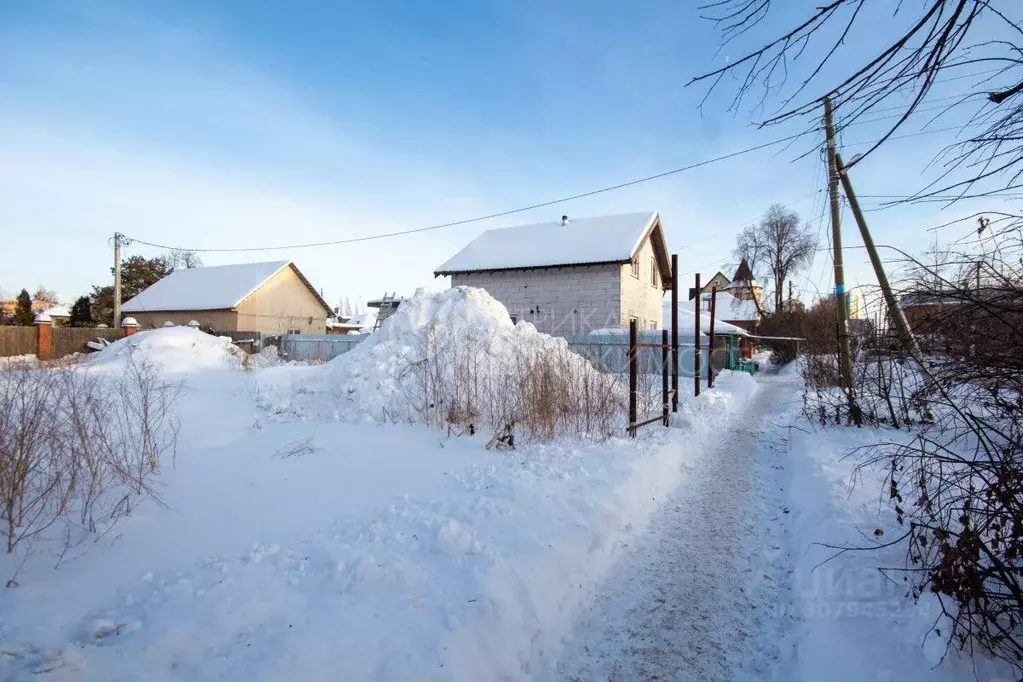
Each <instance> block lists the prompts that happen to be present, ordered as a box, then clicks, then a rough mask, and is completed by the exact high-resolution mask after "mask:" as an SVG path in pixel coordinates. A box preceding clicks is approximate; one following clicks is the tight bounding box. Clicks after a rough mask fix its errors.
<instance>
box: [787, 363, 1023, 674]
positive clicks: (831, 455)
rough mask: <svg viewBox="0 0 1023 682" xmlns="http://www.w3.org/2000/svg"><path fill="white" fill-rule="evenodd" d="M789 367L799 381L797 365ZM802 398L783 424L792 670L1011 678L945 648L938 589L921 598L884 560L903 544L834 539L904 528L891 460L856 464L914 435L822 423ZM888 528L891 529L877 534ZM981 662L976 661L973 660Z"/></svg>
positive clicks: (899, 561) (895, 558) (900, 552)
mask: <svg viewBox="0 0 1023 682" xmlns="http://www.w3.org/2000/svg"><path fill="white" fill-rule="evenodd" d="M795 364H796V363H793V364H792V365H790V366H788V367H787V368H786V369H790V368H791V369H790V371H789V372H786V371H785V370H784V369H783V371H782V375H783V376H787V379H788V381H790V382H792V384H793V385H798V381H799V378H798V375H796V374H795V372H794V371H792V369H794V368H795ZM798 411H799V405H798V404H795V403H794V404H792V405H790V406H789V410H788V414H785V413H784V412H782V411H779V412H780V414H778V416H777V417H775V420H776V422H777V423H780V424H784V423H789V424H793V426H792V428H790V429H788V431H789V433H788V434H786V440H787V441H788V446H787V451H788V454H789V457H788V459H789V462H788V465H787V466H786V470H787V472H788V475H787V479H788V480H787V483H786V485H785V491H784V492H785V498H786V501H785V504H786V508H787V509H790V510H791V513H790V514H789V515H788V517H787V518H788V522H789V523H790V533H791V542H790V544H789V546H788V548H787V552H786V554H787V556H786V557H785V560H786V561H788V562H791V568H790V570H791V571H792V574H791V585H792V589H793V594H794V596H795V601H794V604H793V608H794V613H795V614H796V615H797V616H799V622H798V623H797V628H796V630H795V631H794V632H793V633H792V634H791V635H790V637H789V639H790V641H791V644H792V646H793V654H792V656H791V658H790V659H789V661H788V665H787V667H786V669H785V671H786V674H785V678H786V679H806V680H810V679H828V680H832V681H833V682H859V681H860V680H893V681H894V680H930V681H933V682H953V680H965V679H977V680H991V681H994V680H1009V679H1015V676H1014V675H1011V673H1010V671H1008V670H1005V669H1002V667H1001V666H999V665H997V664H994V663H993V662H992V661H990V660H985V659H984V658H983V657H982V656H981V657H978V659H977V660H976V661H975V662H971V661H968V660H964V659H963V658H962V657H961V656H960V655H959V654H958V653H957V652H956V651H955V650H954V647H953V650H952V651H950V652H949V653H948V655H947V656H945V658H944V660H942V655H943V654H944V652H945V645H946V640H945V639H942V637H941V636H939V635H938V634H937V632H936V631H935V630H934V627H935V626H937V627H938V629H939V630H941V632H942V635H947V633H948V632H949V628H948V627H946V626H945V623H943V622H942V621H941V620H940V619H939V613H940V609H939V608H938V603H937V599H936V598H935V597H934V595H933V594H930V593H926V594H924V595H923V596H922V597H921V598H920V600H919V602H914V601H912V599H910V598H909V596H908V592H909V587H908V586H907V585H905V584H902V583H899V582H897V581H898V580H899V578H898V574H897V573H896V574H892V575H893V577H894V579H895V581H896V582H893V581H888V580H886V579H885V577H884V576H883V575H882V574H881V573H880V572H879V571H878V567H879V566H902V565H904V562H905V547H904V546H903V545H901V544H900V545H897V546H895V547H891V548H887V549H882V550H877V551H872V552H846V553H844V554H841V555H838V552H837V551H836V550H834V549H829V548H827V547H824V546H823V544H830V545H835V546H850V545H855V546H867V545H870V544H872V543H873V544H880V543H882V542H884V541H886V540H888V539H892V538H895V537H898V536H899V535H901V534H902V533H903V532H904V531H905V528H904V527H903V526H901V525H899V524H898V522H897V520H896V516H895V512H894V510H893V509H892V507H891V505H890V504H889V503H888V499H887V498H888V492H887V491H888V483H887V478H888V474H889V473H890V472H889V471H888V470H887V469H866V470H864V469H861V470H859V471H858V472H857V471H855V468H856V465H857V463H858V460H857V459H856V457H855V456H850V453H852V451H853V450H854V449H855V448H857V447H862V446H866V445H870V444H875V443H879V442H888V441H893V440H895V441H899V440H908V439H910V438H911V437H912V435H911V434H909V433H907V432H904V431H903V432H900V431H895V430H882V429H868V428H859V429H855V428H847V429H841V428H838V429H829V430H823V431H822V430H818V429H817V428H815V427H814V426H812V425H811V424H809V423H808V422H806V420H805V419H803V418H802V417H801V416H800V415H799V414H798ZM876 529H880V530H882V531H883V532H884V535H882V536H880V537H879V538H878V537H875V535H874V532H875V530H876ZM974 664H975V665H976V669H974Z"/></svg>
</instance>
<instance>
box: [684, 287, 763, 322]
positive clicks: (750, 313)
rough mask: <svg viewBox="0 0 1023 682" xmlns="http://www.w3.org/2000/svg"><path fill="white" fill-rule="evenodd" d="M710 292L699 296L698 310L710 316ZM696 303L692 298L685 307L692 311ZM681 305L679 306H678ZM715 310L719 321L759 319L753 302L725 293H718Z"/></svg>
mask: <svg viewBox="0 0 1023 682" xmlns="http://www.w3.org/2000/svg"><path fill="white" fill-rule="evenodd" d="M710 297H711V294H710V292H707V293H704V294H702V295H701V296H700V299H701V305H700V308H701V310H703V313H704V314H707V315H710ZM695 301H696V299H695V298H694V299H693V300H692V301H687V302H686V305H688V306H689V309H690V310H693V309H694V308H693V304H694V302H695ZM679 305H681V304H679ZM715 306H716V310H715V312H714V315H715V317H717V319H719V320H757V319H760V315H759V314H757V304H756V303H755V302H753V301H750V300H746V299H742V298H736V297H735V296H732V295H731V294H729V293H728V292H727V291H718V296H717V301H716V302H715Z"/></svg>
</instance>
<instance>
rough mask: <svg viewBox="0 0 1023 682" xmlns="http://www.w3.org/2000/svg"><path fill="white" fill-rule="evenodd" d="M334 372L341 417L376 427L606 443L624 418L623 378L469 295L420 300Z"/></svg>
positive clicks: (461, 290) (429, 295) (484, 296)
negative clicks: (501, 432) (503, 432)
mask: <svg viewBox="0 0 1023 682" xmlns="http://www.w3.org/2000/svg"><path fill="white" fill-rule="evenodd" d="M329 367H330V370H329V372H330V376H329V382H330V384H331V385H332V386H333V387H335V389H336V390H337V392H338V394H339V395H340V396H341V399H342V403H343V405H344V406H345V408H346V409H348V410H354V411H356V412H358V413H359V414H361V415H363V416H366V417H369V418H371V419H374V420H379V421H388V420H390V421H408V422H416V423H425V424H428V425H432V426H440V425H444V424H449V425H454V426H458V427H461V428H464V429H468V430H473V429H474V428H478V427H479V426H481V425H484V424H485V425H488V426H489V427H491V428H492V429H501V428H504V427H506V426H507V425H510V424H514V425H516V426H517V427H522V429H523V430H524V431H525V432H526V433H527V434H528V435H532V436H540V435H547V436H554V435H556V434H559V433H576V434H603V435H607V434H609V433H610V432H611V431H612V430H613V429H614V428H616V427H617V426H621V424H619V422H621V420H622V417H623V416H624V414H625V410H624V405H625V400H626V397H627V396H626V393H625V388H624V386H623V385H622V382H621V379H620V378H618V377H613V376H610V375H607V374H601V373H600V372H598V371H596V370H595V369H594V368H593V367H592V365H590V363H589V362H588V361H587V360H586V359H585V358H583V357H581V356H579V355H577V354H575V353H573V352H571V351H570V350H569V349H568V344H567V343H566V342H565V340H564V339H560V338H556V337H552V336H548V335H547V334H542V333H540V332H538V331H537V330H536V327H534V326H533V325H532V324H530V323H528V322H519V323H518V324H513V323H512V321H511V318H510V317H509V315H508V310H507V309H506V308H505V307H504V305H502V304H501V303H499V302H498V301H496V300H495V299H494V298H493V297H492V296H491V295H490V294H488V293H487V292H486V291H485V290H483V289H477V288H473V287H455V288H452V289H449V290H447V291H443V292H436V293H434V292H420V293H418V294H416V295H415V296H414V297H412V298H411V299H409V300H408V301H406V302H405V303H403V304H402V305H401V307H400V308H399V309H398V311H397V312H396V313H395V314H394V315H392V316H391V317H390V318H388V319H387V321H386V322H385V323H384V324H383V325H382V326H381V328H380V330H379V331H378V332H376V333H375V334H374V335H373V336H372V338H370V339H369V340H367V341H364V342H363V343H361V344H359V345H358V346H356V347H355V348H354V349H353V350H351V351H350V352H348V353H346V354H344V355H342V356H339V357H338V358H335V359H334V360H333V361H331V362H330V363H329Z"/></svg>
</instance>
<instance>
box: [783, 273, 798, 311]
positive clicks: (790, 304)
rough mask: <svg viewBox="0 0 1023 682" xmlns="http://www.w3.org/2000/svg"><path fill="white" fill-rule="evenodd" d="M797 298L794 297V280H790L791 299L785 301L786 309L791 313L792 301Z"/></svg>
mask: <svg viewBox="0 0 1023 682" xmlns="http://www.w3.org/2000/svg"><path fill="white" fill-rule="evenodd" d="M794 300H796V299H794V298H792V280H791V279H790V280H789V300H787V301H785V309H786V310H788V311H789V312H790V313H791V312H792V301H794Z"/></svg>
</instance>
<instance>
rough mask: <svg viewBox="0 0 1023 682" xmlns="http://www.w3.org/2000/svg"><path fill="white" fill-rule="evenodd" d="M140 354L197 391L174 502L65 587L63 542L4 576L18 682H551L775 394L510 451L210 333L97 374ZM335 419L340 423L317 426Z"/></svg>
mask: <svg viewBox="0 0 1023 682" xmlns="http://www.w3.org/2000/svg"><path fill="white" fill-rule="evenodd" d="M409 310H414V308H410V309H409ZM448 312H451V310H448ZM502 329H503V328H502ZM527 332H528V330H523V329H520V330H513V329H508V330H506V331H500V332H499V333H500V334H502V335H506V336H507V340H508V343H515V342H516V338H517V337H516V335H518V336H521V335H528V334H527ZM387 338H388V335H387V334H381V335H380V342H381V343H384V342H386V341H387ZM527 340H528V339H527ZM392 341H394V339H392ZM533 342H539V341H533ZM394 345H395V347H396V348H397V346H399V345H400V344H397V343H395V344H394ZM367 348H370V346H367ZM129 349H131V350H132V353H133V356H134V357H135V358H139V357H140V356H144V357H145V358H147V359H149V360H150V361H151V362H153V363H154V364H155V365H156V366H157V367H158V368H159V369H160V371H161V372H162V374H163V376H164V377H165V378H167V379H168V380H173V381H179V380H181V381H184V382H185V386H184V389H183V391H182V393H181V395H180V398H179V402H178V411H179V416H180V421H181V431H180V434H179V440H178V447H177V454H176V459H175V462H174V464H173V466H172V465H171V463H170V462H165V463H164V468H163V471H162V473H161V474H160V476H159V478H158V479H157V486H158V491H159V493H160V495H161V497H162V502H163V504H157V503H156V502H155V501H148V502H145V503H143V504H141V505H139V506H137V507H136V508H135V509H134V510H133V512H132V514H131V515H130V516H129V517H127V519H126V520H125V521H124V522H123V523H121V524H120V525H119V526H118V527H117V528H115V529H113V530H112V531H110V532H108V533H106V534H104V535H103V536H102V537H99V538H96V539H95V540H94V541H93V540H90V541H88V542H86V543H84V544H81V545H79V546H77V547H75V548H73V549H72V551H71V552H69V553H68V554H67V555H66V556H65V557H64V558H63V560H62V561H61V562H60V565H59V567H57V568H54V565H55V564H56V563H57V557H56V554H57V553H58V551H59V550H60V549H61V547H60V544H59V543H57V544H55V545H52V546H51V545H48V544H47V543H37V544H36V545H35V546H33V550H34V552H33V553H32V555H31V556H29V557H28V558H27V560H26V561H25V563H24V565H21V559H22V558H23V557H19V556H3V557H2V558H0V571H2V575H3V576H4V578H5V580H6V578H7V577H8V576H11V575H14V574H15V573H17V583H18V586H17V587H13V588H10V589H6V590H3V591H2V592H0V614H2V616H0V678H2V679H13V680H29V679H31V680H105V681H106V680H139V679H147V680H204V679H218V680H222V679H229V680H284V679H287V680H294V679H301V680H317V679H338V675H339V674H340V675H342V678H343V679H351V680H409V679H437V680H495V679H522V678H529V677H531V676H532V675H533V671H534V670H542V669H544V668H545V667H549V665H550V664H552V663H553V661H554V658H555V656H556V655H557V654H558V652H559V651H560V648H561V638H562V636H563V635H564V634H565V632H566V631H567V629H568V628H569V627H570V625H571V623H572V619H573V617H574V615H575V614H576V613H577V612H578V610H579V608H580V607H581V606H582V604H583V603H584V602H585V601H586V600H587V599H588V597H589V595H590V594H591V592H592V590H593V589H594V586H595V585H596V584H597V583H598V582H599V581H600V580H601V579H602V578H603V577H604V575H605V574H606V573H607V571H608V570H609V569H610V568H611V566H612V565H613V564H614V563H615V561H616V560H617V558H618V557H619V556H620V555H621V553H622V551H623V547H624V546H627V545H628V544H629V542H631V538H632V537H634V536H635V535H636V534H638V533H640V532H641V530H642V529H643V527H644V526H645V525H646V523H647V521H648V519H649V518H650V516H651V514H653V513H654V511H655V510H656V509H657V508H658V506H660V505H661V504H662V502H663V500H664V499H665V497H666V496H668V495H670V494H671V493H672V491H673V490H674V489H675V488H676V487H677V486H678V484H679V482H680V481H682V480H683V479H684V478H685V476H686V475H687V471H688V465H687V464H686V462H687V461H688V460H689V459H691V458H694V457H696V456H697V453H698V451H699V450H700V449H701V448H704V447H706V446H707V443H709V442H710V441H711V440H712V439H713V436H714V433H715V432H716V431H720V430H722V429H725V428H727V426H728V424H729V423H730V421H731V420H732V419H733V416H734V414H735V413H736V412H737V411H738V410H740V409H741V408H742V406H743V404H744V403H746V402H747V401H748V400H749V399H750V398H751V396H752V395H753V394H754V392H755V388H756V386H755V384H754V382H753V381H752V380H751V379H750V377H748V376H745V375H742V374H739V375H735V376H734V377H722V379H721V380H719V382H718V384H719V388H718V389H716V390H715V391H710V392H705V393H704V394H703V395H702V396H701V397H700V398H699V399H698V400H683V402H682V405H681V407H680V412H679V414H678V415H677V418H676V420H675V423H674V425H673V428H671V429H664V428H662V427H660V426H649V427H647V428H645V429H643V430H642V431H641V432H640V436H639V437H638V438H636V439H629V438H624V437H614V438H611V439H610V440H606V441H592V440H586V439H582V438H557V439H555V440H553V441H550V442H545V443H534V444H530V445H520V446H519V447H518V448H517V449H515V450H512V451H509V450H486V449H485V448H484V445H485V443H486V441H487V439H488V437H489V434H486V433H479V434H477V435H475V436H464V437H448V436H446V435H445V434H444V433H441V432H438V431H436V430H430V429H427V428H424V427H422V426H418V425H409V424H394V423H390V422H387V421H382V420H375V421H370V420H368V419H367V416H368V414H369V413H368V412H364V411H361V410H359V409H358V406H357V405H351V404H350V403H351V402H352V400H353V399H352V396H351V394H350V393H348V392H345V391H342V392H340V395H338V394H337V392H336V391H335V393H333V394H332V393H330V392H329V391H327V390H326V388H325V387H327V386H330V385H331V381H332V378H336V377H338V376H342V377H347V376H348V373H349V372H350V370H344V369H342V368H341V367H340V366H339V364H335V363H329V364H328V365H321V366H298V365H283V366H271V367H266V368H263V369H251V370H248V371H246V370H245V369H244V368H243V367H244V365H245V363H244V362H243V361H242V358H241V357H240V356H239V355H238V354H237V353H236V352H234V351H233V350H232V349H231V348H230V347H229V346H228V344H226V342H223V341H221V340H218V339H214V338H212V337H209V336H206V335H204V334H202V333H201V332H197V331H193V330H190V329H187V328H174V329H161V330H154V331H151V332H144V333H139V334H137V335H135V336H133V337H130V338H129V339H125V340H123V341H120V342H118V343H117V344H114V345H113V346H112V347H111V348H109V349H107V350H105V351H103V352H102V353H99V354H97V355H96V356H94V357H92V358H90V359H89V360H88V361H87V366H88V367H89V368H90V371H95V372H110V373H117V372H121V371H123V368H124V363H125V362H126V361H127V357H128V350H129ZM364 352H365V353H367V355H368V357H369V358H370V359H372V360H373V361H374V362H376V364H375V365H373V367H374V368H375V369H373V368H371V367H370V365H368V364H367V365H366V367H367V371H369V373H370V374H373V372H377V371H378V369H379V367H380V366H381V360H382V358H380V357H379V356H374V355H372V354H371V352H370V351H369V350H367V351H364ZM405 352H408V348H407V345H406V347H405ZM348 356H351V357H349V358H348V360H344V361H347V362H352V361H354V360H353V358H357V357H358V356H357V355H356V354H354V353H352V354H348ZM348 356H342V358H346V357H348ZM342 358H339V361H341V360H342ZM362 361H363V362H369V360H367V359H366V358H363V359H362ZM251 364H252V363H250V365H251ZM255 364H258V363H255ZM383 364H386V363H383ZM363 376H364V377H365V375H363ZM374 376H376V375H374ZM349 383H350V382H349ZM345 385H347V384H345ZM359 390H360V391H369V388H366V389H359ZM357 395H368V393H365V392H363V393H358V394H357ZM328 401H333V404H334V405H335V406H337V405H340V407H337V409H335V410H333V411H331V410H326V409H314V408H315V407H316V406H318V405H321V404H325V403H327V402H328Z"/></svg>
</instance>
